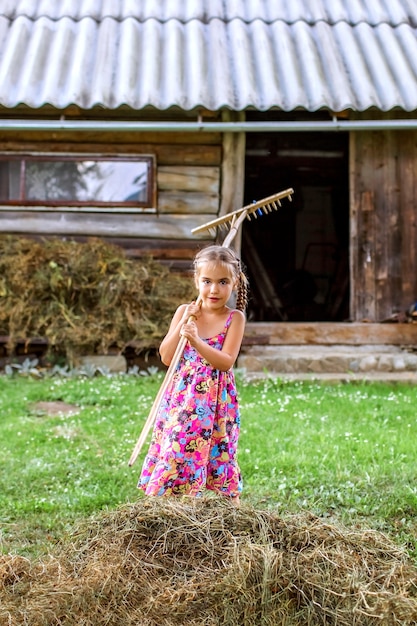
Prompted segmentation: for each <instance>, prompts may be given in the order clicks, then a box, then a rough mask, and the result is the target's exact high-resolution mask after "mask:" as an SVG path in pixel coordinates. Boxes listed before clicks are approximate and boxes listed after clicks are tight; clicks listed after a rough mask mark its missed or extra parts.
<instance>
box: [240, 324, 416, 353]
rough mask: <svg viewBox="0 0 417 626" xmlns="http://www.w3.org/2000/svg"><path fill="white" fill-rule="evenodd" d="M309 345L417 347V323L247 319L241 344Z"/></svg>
mask: <svg viewBox="0 0 417 626" xmlns="http://www.w3.org/2000/svg"><path fill="white" fill-rule="evenodd" d="M309 344H310V345H338V344H339V345H353V346H354V345H367V344H368V345H383V344H388V345H397V346H400V345H403V346H417V324H397V323H393V324H390V323H388V324H367V323H352V324H350V323H332V322H248V323H247V325H246V329H245V336H244V339H243V347H244V346H245V345H246V346H250V345H276V346H278V345H309Z"/></svg>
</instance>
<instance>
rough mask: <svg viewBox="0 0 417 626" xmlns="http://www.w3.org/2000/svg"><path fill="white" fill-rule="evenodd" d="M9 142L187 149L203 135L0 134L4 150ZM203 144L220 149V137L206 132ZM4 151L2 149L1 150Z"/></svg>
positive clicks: (136, 132)
mask: <svg viewBox="0 0 417 626" xmlns="http://www.w3.org/2000/svg"><path fill="white" fill-rule="evenodd" d="M10 141H14V142H18V143H20V144H24V143H25V142H28V141H29V142H33V141H36V142H44V143H49V144H53V143H56V144H59V145H61V144H62V143H65V142H67V143H69V142H71V143H74V144H78V143H85V144H87V145H91V146H94V145H95V144H100V143H107V144H108V145H116V144H122V143H125V144H129V143H130V144H134V145H136V146H137V145H139V144H146V143H152V144H155V145H158V144H165V145H170V144H172V145H179V144H189V145H200V144H201V143H202V135H201V133H200V132H196V133H194V132H184V133H180V132H178V131H172V132H155V131H154V132H146V131H143V132H142V131H130V132H126V131H120V132H119V131H114V132H110V131H108V132H106V131H105V130H102V131H87V130H82V131H78V130H77V131H69V130H68V131H65V132H61V131H50V132H45V131H42V130H40V131H30V132H28V131H24V130H22V131H7V130H2V131H0V143H1V145H2V146H7V145H8V144H9V142H10ZM203 142H204V144H206V145H210V144H214V145H221V142H222V134H221V133H220V132H219V133H214V132H209V133H204V139H203ZM2 149H3V148H2Z"/></svg>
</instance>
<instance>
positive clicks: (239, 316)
mask: <svg viewBox="0 0 417 626" xmlns="http://www.w3.org/2000/svg"><path fill="white" fill-rule="evenodd" d="M233 320H236V321H235V324H236V323H243V324H246V315H245V314H244V313H243V311H241V310H240V309H230V311H229V315H228V317H227V321H226V325H227V326H229V325H230V324H231V323H232V321H233Z"/></svg>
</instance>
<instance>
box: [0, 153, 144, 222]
mask: <svg viewBox="0 0 417 626" xmlns="http://www.w3.org/2000/svg"><path fill="white" fill-rule="evenodd" d="M154 179H155V164H154V159H153V157H152V156H143V155H140V156H130V155H129V156H118V157H115V156H111V157H107V156H100V157H98V156H93V155H77V156H75V155H74V156H73V155H71V156H67V155H65V156H64V155H56V154H48V155H45V154H43V155H16V156H15V155H13V156H11V155H7V156H6V155H0V203H1V204H6V205H23V206H45V207H60V206H80V207H83V206H98V207H103V208H105V207H108V208H111V207H119V206H120V207H134V208H137V209H140V210H144V209H154V208H155V206H156V203H155V197H154V188H155V185H154Z"/></svg>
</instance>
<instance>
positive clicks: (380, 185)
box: [350, 116, 417, 322]
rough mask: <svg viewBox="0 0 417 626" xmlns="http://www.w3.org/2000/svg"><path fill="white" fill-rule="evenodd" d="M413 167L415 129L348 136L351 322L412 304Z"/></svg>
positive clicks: (416, 270) (416, 295)
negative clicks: (349, 137)
mask: <svg viewBox="0 0 417 626" xmlns="http://www.w3.org/2000/svg"><path fill="white" fill-rule="evenodd" d="M391 117H392V116H391ZM416 163H417V132H415V131H364V132H355V133H351V139H350V175H351V182H350V189H351V216H350V221H351V249H350V258H351V316H352V318H353V320H354V321H362V320H367V321H370V322H380V321H384V320H387V319H389V318H390V317H392V316H394V315H396V314H399V313H400V314H401V313H403V312H405V311H406V310H407V309H408V308H409V306H410V305H411V304H412V303H413V302H415V301H417V213H416V206H417V172H416Z"/></svg>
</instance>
